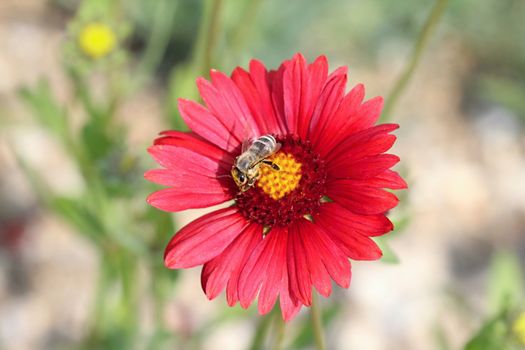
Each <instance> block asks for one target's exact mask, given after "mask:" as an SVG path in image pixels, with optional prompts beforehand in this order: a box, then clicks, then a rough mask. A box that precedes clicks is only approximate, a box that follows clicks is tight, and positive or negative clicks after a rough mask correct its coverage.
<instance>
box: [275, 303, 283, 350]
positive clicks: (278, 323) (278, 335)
mask: <svg viewBox="0 0 525 350" xmlns="http://www.w3.org/2000/svg"><path fill="white" fill-rule="evenodd" d="M277 309H278V310H279V308H277ZM274 324H275V343H274V345H273V348H272V349H274V350H281V349H282V348H283V340H284V333H285V331H286V323H284V320H283V317H282V316H281V313H280V312H276V313H275V315H274Z"/></svg>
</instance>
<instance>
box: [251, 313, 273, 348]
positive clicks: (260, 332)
mask: <svg viewBox="0 0 525 350" xmlns="http://www.w3.org/2000/svg"><path fill="white" fill-rule="evenodd" d="M272 314H273V315H272ZM272 314H270V315H267V316H265V317H263V318H262V319H261V320H260V321H259V324H258V325H257V329H256V330H255V335H254V337H253V339H252V344H251V346H250V347H249V349H250V350H261V349H262V348H263V342H264V338H265V337H266V334H267V333H268V329H269V328H270V324H271V320H272V319H273V318H274V317H275V312H272Z"/></svg>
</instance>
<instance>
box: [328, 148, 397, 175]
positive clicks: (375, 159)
mask: <svg viewBox="0 0 525 350" xmlns="http://www.w3.org/2000/svg"><path fill="white" fill-rule="evenodd" d="M398 162H399V157H398V156H395V155H393V154H378V155H375V156H371V157H366V158H363V159H359V160H354V159H352V158H351V157H349V158H348V159H344V158H343V157H339V158H338V160H337V162H336V161H332V162H330V163H329V164H328V165H327V169H328V174H329V176H330V178H332V179H355V180H366V179H369V178H372V177H374V176H377V175H379V174H381V173H382V172H384V171H385V170H387V169H389V168H391V167H393V166H394V165H395V164H396V163H398Z"/></svg>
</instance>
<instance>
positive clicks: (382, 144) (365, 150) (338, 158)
mask: <svg viewBox="0 0 525 350" xmlns="http://www.w3.org/2000/svg"><path fill="white" fill-rule="evenodd" d="M398 127H399V126H398V125H397V124H382V125H377V126H374V127H372V128H368V129H365V130H362V131H360V132H358V133H355V134H352V135H350V136H349V137H347V138H346V139H344V140H343V141H342V142H340V143H339V144H338V145H337V146H336V147H334V148H333V149H332V150H331V151H330V152H329V153H328V154H327V155H326V156H325V159H326V161H327V162H328V163H334V164H339V163H344V162H347V161H349V160H358V159H362V158H366V157H370V156H375V155H378V154H381V153H384V152H386V151H388V150H389V149H390V148H391V147H392V145H393V144H394V142H395V140H396V137H395V135H390V134H389V133H390V132H392V131H394V130H395V129H397V128H398ZM336 166H337V165H336Z"/></svg>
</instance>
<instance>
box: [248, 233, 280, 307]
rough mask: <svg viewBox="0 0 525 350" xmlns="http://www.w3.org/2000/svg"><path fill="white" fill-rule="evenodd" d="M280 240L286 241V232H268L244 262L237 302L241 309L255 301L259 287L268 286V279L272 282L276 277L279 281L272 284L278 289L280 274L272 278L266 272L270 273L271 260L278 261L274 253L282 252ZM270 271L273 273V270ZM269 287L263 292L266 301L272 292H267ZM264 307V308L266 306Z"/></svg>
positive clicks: (265, 301)
mask: <svg viewBox="0 0 525 350" xmlns="http://www.w3.org/2000/svg"><path fill="white" fill-rule="evenodd" d="M282 239H284V240H286V231H284V230H282V229H274V230H272V231H270V232H269V233H268V234H267V235H266V236H265V237H264V239H263V240H262V241H261V242H259V244H258V245H257V247H255V250H254V251H253V253H252V255H251V256H250V257H249V259H248V261H247V262H246V265H245V266H244V268H243V270H242V272H241V276H240V278H239V301H240V303H241V306H242V307H244V308H247V307H248V306H249V305H250V304H251V303H252V301H253V300H254V299H255V296H256V295H257V291H258V290H259V288H260V287H261V285H266V284H268V281H269V280H270V279H271V280H272V281H274V280H276V277H278V278H279V279H277V282H275V281H274V284H275V288H278V287H279V283H280V278H281V275H282V274H279V276H274V275H273V276H272V275H269V273H268V272H269V271H270V267H269V266H270V264H271V262H272V260H276V259H280V257H279V256H276V252H280V250H282V248H281V245H282V244H280V243H279V240H282ZM283 254H284V253H283ZM281 263H282V261H281ZM271 270H272V271H273V268H272V269H271ZM269 287H271V286H268V287H266V289H267V290H266V292H265V298H267V299H268V298H269V297H271V292H274V291H273V290H271V289H270V290H269V289H268V288H269ZM275 293H276V292H275ZM259 302H261V301H259ZM267 302H268V300H264V302H263V303H267ZM264 306H265V307H266V305H264Z"/></svg>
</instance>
